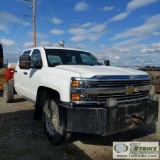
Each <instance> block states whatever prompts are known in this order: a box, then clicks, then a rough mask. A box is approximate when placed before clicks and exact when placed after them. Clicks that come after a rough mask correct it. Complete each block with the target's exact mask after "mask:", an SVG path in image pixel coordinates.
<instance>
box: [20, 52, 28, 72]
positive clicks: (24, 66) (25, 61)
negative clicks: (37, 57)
mask: <svg viewBox="0 0 160 160" xmlns="http://www.w3.org/2000/svg"><path fill="white" fill-rule="evenodd" d="M30 63H31V61H30V56H29V55H21V56H20V57H19V68H20V69H30V68H31V67H30Z"/></svg>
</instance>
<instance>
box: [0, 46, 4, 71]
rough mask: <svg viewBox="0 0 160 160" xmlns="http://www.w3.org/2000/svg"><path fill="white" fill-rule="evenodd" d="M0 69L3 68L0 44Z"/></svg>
mask: <svg viewBox="0 0 160 160" xmlns="http://www.w3.org/2000/svg"><path fill="white" fill-rule="evenodd" d="M0 68H3V48H2V45H1V44H0Z"/></svg>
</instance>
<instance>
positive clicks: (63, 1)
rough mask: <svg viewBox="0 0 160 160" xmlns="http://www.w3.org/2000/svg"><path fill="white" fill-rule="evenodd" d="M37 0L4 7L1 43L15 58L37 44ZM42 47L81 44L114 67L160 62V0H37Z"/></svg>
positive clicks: (9, 1) (16, 0)
mask: <svg viewBox="0 0 160 160" xmlns="http://www.w3.org/2000/svg"><path fill="white" fill-rule="evenodd" d="M32 2H33V1H32V0H29V1H23V0H5V1H1V5H0V43H1V44H3V48H4V51H5V59H9V62H16V61H17V59H18V56H19V55H20V53H21V52H22V51H23V50H24V49H26V48H30V47H32V46H33V26H32ZM36 19H37V46H48V45H49V46H57V45H58V43H59V41H61V40H64V41H65V43H66V47H74V48H80V49H83V50H87V51H90V52H92V53H93V54H95V55H96V56H97V57H98V58H100V59H101V60H104V59H109V60H110V61H111V65H122V66H135V65H136V66H137V65H139V66H144V65H152V66H153V65H154V66H160V0H81V1H79V0H37V17H36Z"/></svg>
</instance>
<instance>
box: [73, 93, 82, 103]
mask: <svg viewBox="0 0 160 160" xmlns="http://www.w3.org/2000/svg"><path fill="white" fill-rule="evenodd" d="M71 100H72V101H80V95H79V94H76V93H72V94H71Z"/></svg>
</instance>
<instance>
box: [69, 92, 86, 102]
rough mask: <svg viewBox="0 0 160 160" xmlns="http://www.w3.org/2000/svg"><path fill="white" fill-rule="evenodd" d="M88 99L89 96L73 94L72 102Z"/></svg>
mask: <svg viewBox="0 0 160 160" xmlns="http://www.w3.org/2000/svg"><path fill="white" fill-rule="evenodd" d="M88 98H89V97H88V95H87V94H77V93H72V94H71V100H73V101H87V100H88Z"/></svg>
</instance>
